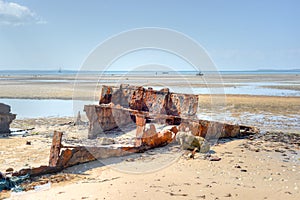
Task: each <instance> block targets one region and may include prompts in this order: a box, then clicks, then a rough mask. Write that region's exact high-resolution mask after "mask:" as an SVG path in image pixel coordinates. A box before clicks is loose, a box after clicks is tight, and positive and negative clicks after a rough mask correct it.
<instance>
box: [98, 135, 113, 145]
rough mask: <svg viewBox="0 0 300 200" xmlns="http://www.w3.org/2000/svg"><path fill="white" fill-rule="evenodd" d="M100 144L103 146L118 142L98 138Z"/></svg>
mask: <svg viewBox="0 0 300 200" xmlns="http://www.w3.org/2000/svg"><path fill="white" fill-rule="evenodd" d="M98 143H99V144H101V145H110V144H115V143H116V142H115V140H114V139H112V138H106V137H101V138H98Z"/></svg>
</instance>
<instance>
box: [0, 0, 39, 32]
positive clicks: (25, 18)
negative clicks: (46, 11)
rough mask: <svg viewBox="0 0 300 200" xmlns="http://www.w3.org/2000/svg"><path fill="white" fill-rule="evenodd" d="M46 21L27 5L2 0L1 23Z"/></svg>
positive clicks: (0, 3)
mask: <svg viewBox="0 0 300 200" xmlns="http://www.w3.org/2000/svg"><path fill="white" fill-rule="evenodd" d="M33 23H34V24H41V23H45V21H43V20H42V19H41V18H40V17H39V16H38V15H36V14H35V13H34V12H32V11H31V10H30V9H29V8H27V7H26V6H22V5H20V4H17V3H13V2H7V1H3V0H0V25H16V26H17V25H24V24H33Z"/></svg>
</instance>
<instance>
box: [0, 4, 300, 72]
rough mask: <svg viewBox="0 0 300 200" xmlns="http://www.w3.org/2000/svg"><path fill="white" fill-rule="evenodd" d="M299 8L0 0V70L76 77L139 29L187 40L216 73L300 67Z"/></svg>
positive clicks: (288, 6)
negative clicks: (101, 51)
mask: <svg viewBox="0 0 300 200" xmlns="http://www.w3.org/2000/svg"><path fill="white" fill-rule="evenodd" d="M299 8H300V1H297V0H294V1H292V0H251V1H250V0H249V1H242V0H236V1H233V0H226V1H225V0H207V1H204V0H198V1H175V0H172V1H171V0H164V1H161V0H151V1H142V0H128V1H122V0H119V1H114V0H110V1H101V0H86V1H79V0H78V1H74V0H73V1H71V0H60V1H58V0H51V1H37V0H26V1H15V0H9V1H3V0H0V70H5V69H15V70H17V69H39V70H51V69H58V68H59V67H62V68H63V69H74V70H77V69H79V68H80V66H81V64H82V63H83V61H84V60H85V58H86V57H87V56H88V54H89V53H90V52H91V50H93V49H94V48H95V47H96V46H97V45H98V44H100V43H101V42H102V41H104V40H105V39H107V38H109V37H110V36H112V35H115V34H117V33H119V32H122V31H126V30H129V29H133V28H142V27H162V28H169V29H174V30H176V31H179V32H182V33H184V34H186V35H188V36H190V37H191V38H193V39H194V40H196V41H197V42H198V43H199V44H201V45H202V46H203V47H204V48H205V49H206V51H207V52H208V53H209V55H210V57H211V58H212V60H213V61H214V62H215V64H216V65H217V67H218V69H219V70H256V69H295V68H300V37H299V35H300V20H299V19H300V12H299ZM162 56H165V55H162ZM131 57H132V58H131V59H143V58H142V57H141V56H139V57H136V58H134V56H131ZM152 57H155V56H153V55H152ZM150 58H151V56H150ZM167 58H168V57H167V56H165V57H164V59H167ZM156 59H157V60H156V61H155V62H159V60H160V59H161V58H156ZM154 60H155V58H154ZM172 60H173V61H172V62H170V63H169V65H182V63H181V62H180V61H178V63H176V62H175V61H177V59H172ZM148 61H149V59H148V60H146V61H144V60H141V61H140V63H143V62H148ZM127 63H128V59H127ZM118 65H122V62H119V63H118ZM117 69H118V70H126V66H125V64H124V65H123V66H119V68H117Z"/></svg>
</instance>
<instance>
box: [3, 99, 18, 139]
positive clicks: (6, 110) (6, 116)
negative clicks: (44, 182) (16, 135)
mask: <svg viewBox="0 0 300 200" xmlns="http://www.w3.org/2000/svg"><path fill="white" fill-rule="evenodd" d="M15 118H16V115H15V114H11V113H10V106H9V105H6V104H3V103H0V135H6V134H9V133H10V129H9V125H10V124H11V122H12V121H13V120H14V119H15Z"/></svg>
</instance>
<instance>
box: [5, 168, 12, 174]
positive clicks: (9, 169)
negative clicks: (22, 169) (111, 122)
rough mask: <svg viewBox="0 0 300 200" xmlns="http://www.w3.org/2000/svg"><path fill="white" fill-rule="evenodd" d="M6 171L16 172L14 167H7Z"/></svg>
mask: <svg viewBox="0 0 300 200" xmlns="http://www.w3.org/2000/svg"><path fill="white" fill-rule="evenodd" d="M5 172H6V173H13V172H14V169H13V168H11V167H10V168H7V169H6V170H5Z"/></svg>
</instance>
